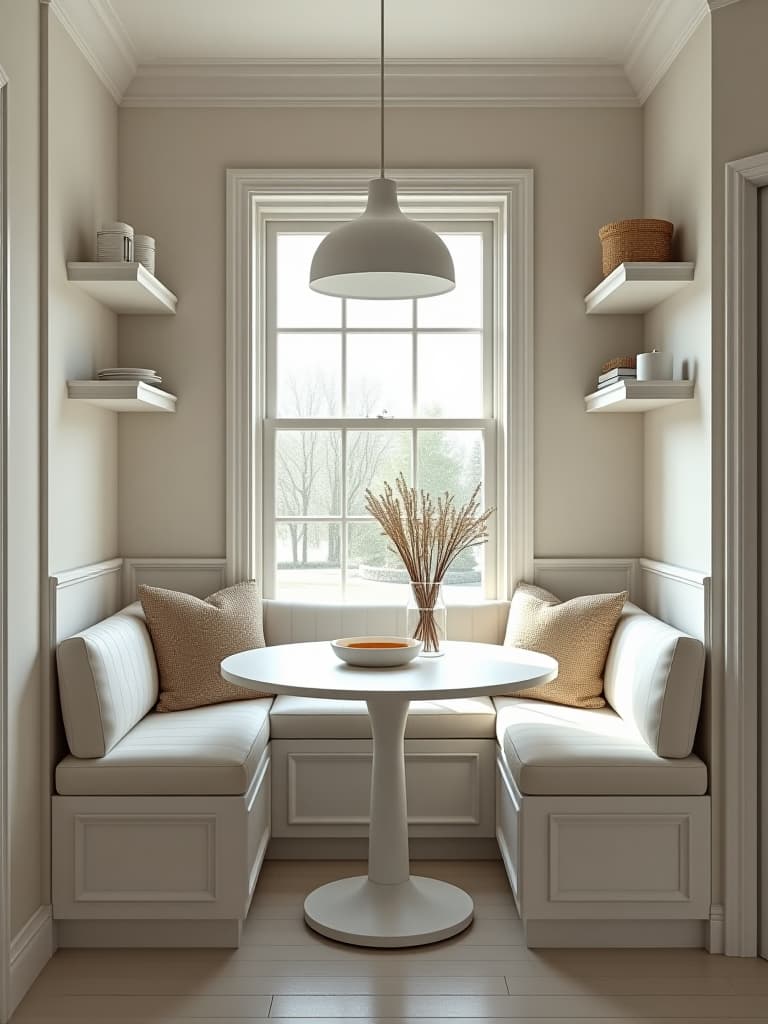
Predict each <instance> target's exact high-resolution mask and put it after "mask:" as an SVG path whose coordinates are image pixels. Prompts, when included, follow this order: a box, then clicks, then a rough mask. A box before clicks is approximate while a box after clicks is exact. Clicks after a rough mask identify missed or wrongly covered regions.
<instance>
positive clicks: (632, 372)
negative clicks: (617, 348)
mask: <svg viewBox="0 0 768 1024" xmlns="http://www.w3.org/2000/svg"><path fill="white" fill-rule="evenodd" d="M622 380H637V370H636V369H635V368H634V367H632V368H629V367H625V366H617V367H614V369H613V370H608V372H607V373H601V374H600V376H599V377H598V378H597V390H598V391H601V390H602V389H603V388H609V387H611V386H612V385H613V384H618V383H619V381H622Z"/></svg>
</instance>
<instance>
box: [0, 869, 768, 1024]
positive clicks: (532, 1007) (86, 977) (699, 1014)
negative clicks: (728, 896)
mask: <svg viewBox="0 0 768 1024" xmlns="http://www.w3.org/2000/svg"><path fill="white" fill-rule="evenodd" d="M417 869H418V872H419V873H421V874H430V875H433V876H434V877H438V878H443V879H445V880H447V881H452V882H456V883H457V884H459V885H462V886H464V887H465V888H466V889H468V890H469V892H470V893H471V894H472V896H473V897H474V900H475V907H476V920H475V922H474V924H473V925H472V926H471V928H469V929H468V930H467V931H466V932H464V934H463V935H461V936H458V937H457V938H455V939H449V940H448V941H446V942H442V943H439V944H437V945H434V946H427V947H423V948H421V949H416V950H410V951H392V952H389V951H381V952H374V951H372V950H365V949H356V948H354V947H351V946H343V945H340V944H337V943H334V942H331V941H328V940H325V939H322V938H320V937H319V936H317V935H315V934H314V933H313V932H311V931H309V929H307V928H306V926H305V925H304V923H303V921H302V914H301V906H302V900H303V897H304V895H305V894H306V893H307V892H308V891H309V890H310V889H312V888H313V887H314V886H315V885H318V884H320V883H322V882H325V881H330V880H332V879H334V878H339V877H343V876H344V875H351V874H358V873H361V872H362V871H363V865H359V864H354V863H351V862H345V863H338V862H336V863H333V862H328V861H325V862H296V861H271V862H267V864H266V865H265V867H264V870H263V872H262V875H261V879H260V880H259V884H258V887H257V890H256V895H255V897H254V901H253V906H252V908H251V913H250V915H249V917H248V921H247V923H246V925H245V929H244V935H243V943H242V945H241V947H240V949H238V950H227V951H224V950H221V951H213V950H188V951H183V950H62V951H60V952H59V953H57V954H56V956H55V957H54V958H53V960H52V961H51V962H50V963H49V964H48V966H47V967H46V969H45V971H44V972H43V973H42V975H41V976H40V978H39V979H38V980H37V982H36V983H35V985H34V987H33V989H32V991H31V992H30V993H29V995H28V996H27V998H26V999H25V1000H24V1002H23V1003H22V1005H21V1006H20V1007H19V1009H18V1010H17V1012H16V1014H15V1016H14V1018H13V1020H14V1021H25V1022H26V1024H32V1022H38V1024H42V1022H48V1024H53V1022H54V1021H62V1020H67V1021H70V1022H71V1021H75V1020H76V1021H82V1022H85V1024H90V1022H95V1021H103V1022H109V1024H118V1022H119V1024H128V1022H130V1024H138V1022H150V1021H151V1022H153V1024H158V1022H162V1024H168V1022H171V1021H177V1022H181V1021H193V1022H194V1024H210V1022H213V1021H216V1022H229V1024H257V1022H263V1021H266V1020H279V1019H280V1018H285V1019H286V1022H288V1021H290V1024H309V1022H312V1024H315V1022H318V1021H320V1022H321V1024H333V1022H342V1021H343V1022H344V1024H362V1022H363V1021H365V1022H373V1021H375V1022H392V1024H395V1022H403V1021H418V1022H419V1024H433V1022H437V1021H446V1020H449V1021H451V1022H452V1024H457V1022H461V1021H470V1020H471V1021H473V1022H476V1024H477V1022H483V1021H489V1022H492V1024H504V1022H513V1021H514V1022H516V1024H521V1022H523V1021H532V1022H535V1024H564V1022H566V1021H574V1020H581V1021H585V1020H586V1021H595V1020H598V1021H601V1022H603V1024H605V1022H611V1021H613V1022H617V1021H621V1022H622V1024H629V1022H630V1021H631V1022H639V1021H653V1022H654V1024H663V1022H671V1021H675V1022H681V1021H687V1022H690V1024H693V1022H697V1024H698V1022H701V1021H706V1022H708V1024H724V1022H726V1021H728V1022H732V1021H738V1022H739V1024H746V1022H754V1024H757V1022H758V1021H759V1022H761V1024H766V1021H768V962H766V961H757V960H736V959H733V958H726V957H714V956H709V955H708V954H706V953H704V952H703V951H699V950H661V951H660V950H648V951H635V950H606V951H600V950H581V951H577V950H572V951H568V950H562V951H561V950H550V951H543V952H540V953H537V952H534V951H532V950H529V949H526V947H525V946H524V945H522V938H521V928H520V922H519V920H518V918H517V914H516V912H515V908H514V904H513V902H512V897H511V895H510V891H509V886H508V884H507V881H506V878H505V876H504V872H503V869H502V867H501V864H500V863H498V862H495V861H478V862H439V863H427V862H418V864H417Z"/></svg>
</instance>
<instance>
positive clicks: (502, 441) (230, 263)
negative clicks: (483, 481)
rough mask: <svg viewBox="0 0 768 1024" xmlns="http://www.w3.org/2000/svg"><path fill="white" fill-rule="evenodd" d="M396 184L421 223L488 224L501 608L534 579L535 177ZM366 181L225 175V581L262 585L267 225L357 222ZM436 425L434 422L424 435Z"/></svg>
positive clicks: (404, 176) (409, 176)
mask: <svg viewBox="0 0 768 1024" xmlns="http://www.w3.org/2000/svg"><path fill="white" fill-rule="evenodd" d="M391 174H392V177H394V178H395V179H396V180H397V181H398V185H399V191H400V193H401V196H402V197H403V205H404V208H406V209H408V211H409V212H412V213H414V214H416V215H417V216H418V215H419V214H421V215H423V216H425V217H429V216H432V217H433V218H434V219H439V217H440V216H441V215H442V216H443V217H452V216H453V215H454V212H455V213H456V215H457V216H466V217H467V218H468V219H480V217H482V219H485V220H490V221H492V222H493V227H494V231H493V239H494V243H493V253H492V264H493V274H494V288H493V295H494V307H495V308H494V311H493V322H494V330H493V391H494V394H493V411H494V418H495V419H497V421H498V427H497V430H496V432H495V433H496V443H495V445H494V451H493V457H494V461H495V463H496V472H495V481H496V493H495V502H494V503H495V504H496V506H497V510H498V511H497V514H496V516H495V517H494V520H495V524H494V529H495V530H496V532H497V537H496V545H495V548H496V565H495V586H494V590H495V592H496V596H497V597H498V598H505V597H508V596H509V594H510V593H511V590H512V588H513V587H514V585H515V583H516V582H517V580H518V579H530V578H531V577H532V571H533V485H534V480H533V172H532V171H531V170H528V169H524V170H502V171H476V170H468V171H461V170H459V171H457V170H451V171H430V170H408V169H393V170H392V171H391ZM371 177H375V171H371V170H317V171H293V170H286V171H262V170H228V171H227V328H226V334H227V383H226V387H227V481H226V489H227V569H226V572H227V579H228V580H229V581H230V582H234V581H236V580H239V579H246V578H256V579H258V580H260V581H261V580H263V579H264V569H265V565H264V562H265V552H264V544H263V542H262V538H263V536H264V522H263V507H264V506H263V501H264V473H263V472H262V467H263V460H264V450H265V449H264V443H265V416H266V410H267V401H266V399H267V377H266V352H267V303H266V296H267V289H266V281H265V272H266V268H265V261H264V260H263V258H262V254H263V253H264V252H265V247H266V244H267V234H268V230H269V224H270V222H271V221H274V220H278V221H284V220H286V219H291V218H300V219H301V220H303V221H311V220H313V219H315V220H317V219H322V220H325V221H327V220H328V219H329V218H333V217H334V216H338V217H339V218H340V219H341V218H345V217H349V216H354V215H355V214H356V213H357V212H359V211H360V209H361V208H362V202H363V200H364V196H365V192H366V187H367V182H368V180H369V179H370V178H371ZM318 196H321V197H322V202H320V203H318ZM448 206H450V207H451V213H450V214H446V212H445V211H446V207H448ZM435 211H439V213H438V214H437V217H435ZM439 423H440V421H439V420H429V421H428V425H429V426H439ZM425 425H426V424H425ZM490 482H491V481H490V480H489V483H490Z"/></svg>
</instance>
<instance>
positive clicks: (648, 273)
mask: <svg viewBox="0 0 768 1024" xmlns="http://www.w3.org/2000/svg"><path fill="white" fill-rule="evenodd" d="M695 266H696V265H695V264H694V263H620V264H619V265H618V267H616V269H615V270H614V271H612V272H611V273H610V274H609V275H608V277H606V279H605V280H604V281H601V282H600V284H599V285H598V286H597V288H593V290H592V291H591V292H590V293H589V295H587V297H586V298H585V299H584V305H585V306H586V309H587V313H592V314H598V313H600V314H615V313H646V312H647V311H648V310H649V309H653V307H654V306H658V304H659V303H660V302H663V301H664V300H665V299H668V298H669V297H670V295H674V294H675V292H678V291H680V289H681V288H685V286H686V285H687V284H690V283H691V281H693V272H694V269H695Z"/></svg>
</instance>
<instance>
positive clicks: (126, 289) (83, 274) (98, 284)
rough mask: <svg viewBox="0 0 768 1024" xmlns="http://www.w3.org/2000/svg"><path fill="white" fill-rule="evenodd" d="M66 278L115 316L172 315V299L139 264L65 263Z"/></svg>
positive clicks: (169, 293) (159, 282) (173, 296)
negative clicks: (129, 314) (137, 314)
mask: <svg viewBox="0 0 768 1024" xmlns="http://www.w3.org/2000/svg"><path fill="white" fill-rule="evenodd" d="M67 278H68V279H69V280H70V281H72V283H73V284H76V285H77V286H78V288H82V289H83V291H85V292H87V293H88V294H89V295H90V296H91V297H92V298H94V299H96V300H97V301H98V302H101V303H102V304H103V305H105V306H107V307H109V309H111V310H113V311H114V312H115V313H134V314H136V313H162V314H166V315H168V314H173V313H175V312H176V302H177V299H176V296H175V295H174V294H173V292H172V291H170V290H169V289H168V288H166V287H165V285H164V284H163V283H162V281H158V279H157V278H156V277H155V276H154V275H153V274H150V272H149V271H148V270H147V268H146V267H145V266H144V265H143V264H141V263H68V264H67Z"/></svg>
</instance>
